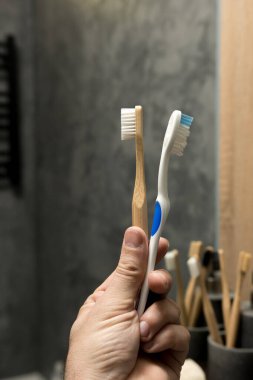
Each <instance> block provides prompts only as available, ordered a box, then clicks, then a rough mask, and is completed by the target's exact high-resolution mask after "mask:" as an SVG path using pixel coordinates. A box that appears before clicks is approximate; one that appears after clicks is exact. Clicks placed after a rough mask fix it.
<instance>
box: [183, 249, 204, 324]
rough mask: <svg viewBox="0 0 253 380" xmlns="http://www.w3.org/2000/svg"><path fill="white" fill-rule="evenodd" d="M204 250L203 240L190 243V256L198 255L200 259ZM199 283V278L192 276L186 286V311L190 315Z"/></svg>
mask: <svg viewBox="0 0 253 380" xmlns="http://www.w3.org/2000/svg"><path fill="white" fill-rule="evenodd" d="M202 251H203V244H202V242H201V241H192V242H191V244H190V248H189V254H188V257H189V258H190V257H197V258H198V260H199V261H200V258H201V255H202ZM196 284H197V278H196V277H191V278H190V280H189V283H188V286H187V288H186V292H185V308H186V313H187V315H188V318H189V315H190V312H191V308H192V305H193V300H194V291H195V287H196Z"/></svg>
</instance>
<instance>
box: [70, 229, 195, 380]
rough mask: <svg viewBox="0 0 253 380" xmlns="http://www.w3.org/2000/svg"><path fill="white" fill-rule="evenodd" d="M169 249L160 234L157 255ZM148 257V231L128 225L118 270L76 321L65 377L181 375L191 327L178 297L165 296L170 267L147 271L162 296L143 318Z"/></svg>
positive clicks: (166, 379)
mask: <svg viewBox="0 0 253 380" xmlns="http://www.w3.org/2000/svg"><path fill="white" fill-rule="evenodd" d="M167 250H168V242H167V241H166V240H165V239H161V240H160V244H159V249H158V261H159V260H161V258H162V257H163V256H164V255H165V253H166V252H167ZM147 259H148V242H147V238H146V236H145V233H144V232H143V231H142V230H141V229H140V228H138V227H130V228H129V229H128V230H126V232H125V236H124V241H123V246H122V251H121V256H120V260H119V263H118V266H117V268H116V270H115V271H114V272H113V273H112V274H111V275H110V276H109V277H108V278H107V279H106V280H105V282H104V283H103V284H102V285H100V286H99V287H98V288H97V289H96V290H95V292H94V293H93V294H92V295H91V296H89V297H88V298H87V300H86V301H85V303H84V305H83V306H82V307H81V309H80V311H79V314H78V316H77V319H76V321H75V322H74V324H73V326H72V329H71V333H70V345H69V353H68V357H67V363H66V371H65V380H84V379H85V380H97V379H103V380H114V379H115V380H123V379H124V380H126V379H127V380H130V379H131V380H141V379H150V380H153V379H155V380H157V379H159V380H178V379H179V377H180V370H181V367H182V364H183V362H184V360H185V357H186V355H187V352H188V345H189V333H188V331H187V329H186V328H184V327H182V326H180V324H179V314H180V312H179V309H178V307H177V305H176V304H175V302H174V301H172V300H169V299H166V298H165V296H166V294H167V292H168V291H169V289H170V287H171V278H170V276H169V274H168V273H167V272H166V271H164V270H156V271H153V272H151V273H150V275H149V287H150V290H152V291H153V292H154V293H156V294H157V295H159V296H158V298H159V299H158V300H157V301H156V302H155V303H153V304H152V305H151V306H150V307H148V308H147V310H146V311H145V312H144V314H143V315H142V316H141V318H140V319H139V317H138V314H137V311H136V309H135V305H136V302H137V298H138V294H139V290H140V287H141V284H142V282H143V279H144V276H145V271H146V268H147Z"/></svg>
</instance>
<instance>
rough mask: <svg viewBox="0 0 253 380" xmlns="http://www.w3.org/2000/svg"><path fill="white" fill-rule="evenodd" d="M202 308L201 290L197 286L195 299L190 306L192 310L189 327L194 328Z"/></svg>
mask: <svg viewBox="0 0 253 380" xmlns="http://www.w3.org/2000/svg"><path fill="white" fill-rule="evenodd" d="M201 307H202V296H201V290H200V287H199V286H197V287H196V289H195V297H194V301H193V305H192V310H191V313H190V315H189V326H190V327H194V326H196V323H197V320H198V317H199V314H200V311H201Z"/></svg>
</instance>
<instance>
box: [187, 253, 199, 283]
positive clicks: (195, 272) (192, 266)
mask: <svg viewBox="0 0 253 380" xmlns="http://www.w3.org/2000/svg"><path fill="white" fill-rule="evenodd" d="M187 266H188V269H189V272H190V275H191V278H197V277H199V275H200V270H199V263H198V260H197V259H196V257H190V258H189V259H188V260H187Z"/></svg>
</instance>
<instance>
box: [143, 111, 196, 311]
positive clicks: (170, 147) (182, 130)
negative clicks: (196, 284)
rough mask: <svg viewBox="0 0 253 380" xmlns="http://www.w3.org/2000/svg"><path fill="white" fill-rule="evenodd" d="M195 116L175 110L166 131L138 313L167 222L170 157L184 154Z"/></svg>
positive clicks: (144, 298) (145, 294)
mask: <svg viewBox="0 0 253 380" xmlns="http://www.w3.org/2000/svg"><path fill="white" fill-rule="evenodd" d="M192 120H193V118H192V117H191V116H188V115H184V114H183V113H181V111H174V112H173V113H172V114H171V117H170V120H169V123H168V126H167V129H166V133H165V136H164V141H163V147H162V154H161V159H160V165H159V172H158V195H157V198H156V203H155V212H154V217H153V225H152V230H151V238H150V243H149V258H148V267H147V272H146V276H145V279H144V282H143V285H142V289H141V294H140V299H139V304H138V314H139V315H142V314H143V312H144V310H145V306H146V302H147V297H148V292H149V288H148V275H149V273H150V272H151V271H152V270H153V269H154V267H155V261H156V256H157V248H158V243H159V239H160V237H161V233H162V230H163V227H164V224H165V222H166V219H167V216H168V213H169V208H170V201H169V196H168V168H169V159H170V156H171V155H172V154H175V155H177V156H182V155H183V151H184V148H185V147H186V145H187V138H188V136H189V134H190V126H191V124H192Z"/></svg>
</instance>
